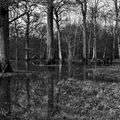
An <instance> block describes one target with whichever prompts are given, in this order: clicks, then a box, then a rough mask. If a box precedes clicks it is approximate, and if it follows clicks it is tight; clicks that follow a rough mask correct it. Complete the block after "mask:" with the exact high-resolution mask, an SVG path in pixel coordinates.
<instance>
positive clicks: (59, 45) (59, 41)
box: [56, 21, 62, 64]
mask: <svg viewBox="0 0 120 120" xmlns="http://www.w3.org/2000/svg"><path fill="white" fill-rule="evenodd" d="M56 26H57V33H58V49H59V63H60V64H61V63H62V49H61V33H60V26H59V23H58V21H56Z"/></svg>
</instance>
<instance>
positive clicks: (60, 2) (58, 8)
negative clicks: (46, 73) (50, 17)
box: [54, 0, 72, 63]
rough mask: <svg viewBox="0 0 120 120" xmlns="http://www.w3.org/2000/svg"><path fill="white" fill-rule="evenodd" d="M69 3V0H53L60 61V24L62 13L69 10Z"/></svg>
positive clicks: (60, 59)
mask: <svg viewBox="0 0 120 120" xmlns="http://www.w3.org/2000/svg"><path fill="white" fill-rule="evenodd" d="M70 5H72V2H70V1H69V0H54V16H55V18H54V20H55V23H56V28H57V36H58V49H59V62H60V63H62V47H61V30H60V25H61V22H62V21H63V17H62V16H63V15H62V14H64V13H65V12H67V11H71V10H70Z"/></svg>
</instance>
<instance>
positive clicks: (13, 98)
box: [0, 64, 120, 120]
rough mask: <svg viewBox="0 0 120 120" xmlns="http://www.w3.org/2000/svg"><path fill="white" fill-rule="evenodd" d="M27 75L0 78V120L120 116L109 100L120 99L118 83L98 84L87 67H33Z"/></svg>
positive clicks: (80, 119)
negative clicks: (119, 96)
mask: <svg viewBox="0 0 120 120" xmlns="http://www.w3.org/2000/svg"><path fill="white" fill-rule="evenodd" d="M18 67H19V66H18ZM20 69H21V70H24V69H25V68H22V67H21V68H20ZM29 71H32V72H30V74H18V75H16V76H8V77H1V78H0V120H107V119H109V120H112V117H113V116H109V114H110V115H111V114H112V115H116V114H117V115H118V114H120V113H119V112H118V111H119V100H118V101H114V103H112V98H111V96H113V95H115V92H117V93H118V94H117V95H115V96H116V98H117V97H118V95H120V85H119V83H113V82H109V81H107V82H106V81H104V80H103V81H102V80H101V81H100V80H99V81H97V80H96V77H95V76H94V70H93V71H89V70H87V68H86V66H82V65H80V64H68V65H64V66H41V67H37V66H33V67H30V68H29ZM33 71H36V72H33ZM111 86H112V87H111ZM116 88H117V90H116ZM115 90H116V91H115ZM107 91H109V92H107ZM112 93H113V94H112ZM111 94H112V95H111ZM115 96H114V97H115ZM108 98H109V99H108ZM116 98H115V99H116ZM110 100H111V101H110ZM115 106H118V107H117V109H116V108H115ZM114 109H115V110H116V111H117V113H116V111H115V112H114V111H113V110H114ZM116 120H117V119H116Z"/></svg>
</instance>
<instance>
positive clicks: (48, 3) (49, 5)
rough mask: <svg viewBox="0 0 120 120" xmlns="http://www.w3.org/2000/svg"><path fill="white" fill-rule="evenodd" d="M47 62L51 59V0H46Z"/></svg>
mask: <svg viewBox="0 0 120 120" xmlns="http://www.w3.org/2000/svg"><path fill="white" fill-rule="evenodd" d="M46 45H47V53H46V61H47V63H49V62H51V61H52V60H53V0H47V40H46Z"/></svg>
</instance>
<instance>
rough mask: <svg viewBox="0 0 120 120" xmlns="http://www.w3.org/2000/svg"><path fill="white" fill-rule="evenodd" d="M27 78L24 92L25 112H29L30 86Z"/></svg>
mask: <svg viewBox="0 0 120 120" xmlns="http://www.w3.org/2000/svg"><path fill="white" fill-rule="evenodd" d="M29 81H30V79H29V77H28V78H27V80H26V92H27V110H28V111H30V85H29Z"/></svg>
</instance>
